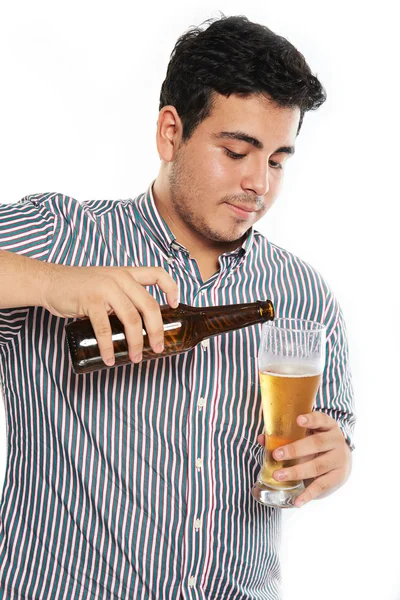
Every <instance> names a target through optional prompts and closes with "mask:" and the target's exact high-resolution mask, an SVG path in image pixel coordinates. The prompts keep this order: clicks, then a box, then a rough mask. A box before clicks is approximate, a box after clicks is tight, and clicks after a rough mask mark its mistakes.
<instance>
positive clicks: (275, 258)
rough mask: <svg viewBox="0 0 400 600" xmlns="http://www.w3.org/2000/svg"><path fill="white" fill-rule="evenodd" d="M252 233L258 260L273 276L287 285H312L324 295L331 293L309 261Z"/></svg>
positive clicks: (306, 286) (262, 236) (305, 286)
mask: <svg viewBox="0 0 400 600" xmlns="http://www.w3.org/2000/svg"><path fill="white" fill-rule="evenodd" d="M254 233H255V235H254V241H255V244H256V247H257V250H258V251H257V255H258V257H259V260H261V261H263V262H264V264H265V265H266V266H268V268H269V269H270V270H271V271H272V272H273V274H274V275H275V277H278V278H279V277H281V278H282V280H283V281H284V282H286V284H288V285H290V284H292V285H293V284H297V283H299V284H300V283H301V287H302V288H308V287H310V286H312V287H314V288H318V290H319V291H320V292H321V293H323V294H324V295H328V294H330V293H332V292H331V289H330V287H329V285H328V283H327V281H326V280H325V279H324V277H323V276H322V274H321V273H320V272H319V271H318V270H317V269H316V268H315V267H313V266H312V265H311V264H310V263H309V262H307V261H305V260H304V259H302V258H300V257H299V256H297V255H296V254H294V253H293V252H290V251H289V250H286V249H285V248H282V247H281V246H278V245H277V244H274V243H273V242H271V241H270V240H268V239H267V238H266V237H265V236H264V235H262V234H261V233H259V232H258V231H255V232H254Z"/></svg>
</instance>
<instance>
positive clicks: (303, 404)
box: [259, 363, 321, 490]
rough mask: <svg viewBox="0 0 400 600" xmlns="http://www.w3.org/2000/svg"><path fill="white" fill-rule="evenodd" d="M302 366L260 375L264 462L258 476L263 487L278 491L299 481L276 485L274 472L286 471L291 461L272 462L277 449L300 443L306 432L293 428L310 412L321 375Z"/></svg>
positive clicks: (276, 369) (293, 485)
mask: <svg viewBox="0 0 400 600" xmlns="http://www.w3.org/2000/svg"><path fill="white" fill-rule="evenodd" d="M315 371H316V369H315V368H314V369H313V368H312V367H310V366H307V365H306V364H304V363H299V364H295V363H294V364H282V365H277V366H275V365H274V367H273V370H271V372H264V373H263V372H260V384H261V398H262V407H263V416H264V428H265V459H264V464H263V467H262V469H261V473H260V476H259V478H260V480H261V482H262V483H263V484H265V485H267V486H269V487H273V488H275V489H280V490H285V489H286V490H288V489H293V488H295V487H297V486H298V485H299V484H300V483H301V482H300V481H282V482H279V481H277V480H276V479H274V478H273V477H272V474H273V472H274V471H276V470H278V469H283V468H286V467H290V466H292V465H293V464H295V462H296V461H295V460H280V461H279V460H275V459H274V458H273V456H272V453H273V451H274V450H276V449H277V448H280V447H281V446H284V445H286V444H290V443H291V442H294V441H296V440H300V439H301V438H303V437H304V436H305V435H306V429H305V428H304V427H300V426H299V425H297V422H296V419H297V417H298V416H299V415H301V414H307V413H310V412H311V411H312V408H313V404H314V400H315V396H316V394H317V391H318V387H319V384H320V381H321V373H318V372H315Z"/></svg>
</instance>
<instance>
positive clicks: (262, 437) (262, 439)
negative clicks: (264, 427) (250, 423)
mask: <svg viewBox="0 0 400 600" xmlns="http://www.w3.org/2000/svg"><path fill="white" fill-rule="evenodd" d="M257 442H258V443H259V444H260V446H263V447H264V448H265V435H264V434H263V433H261V434H260V435H259V436H258V437H257Z"/></svg>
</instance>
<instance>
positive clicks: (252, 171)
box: [242, 157, 269, 196]
mask: <svg viewBox="0 0 400 600" xmlns="http://www.w3.org/2000/svg"><path fill="white" fill-rule="evenodd" d="M242 189H243V190H244V191H246V192H253V193H254V194H255V195H256V196H265V194H267V193H268V190H269V165H268V163H266V161H265V158H264V159H263V158H262V157H260V158H259V160H257V162H254V163H253V164H252V165H249V171H248V173H246V175H245V177H244V178H243V180H242Z"/></svg>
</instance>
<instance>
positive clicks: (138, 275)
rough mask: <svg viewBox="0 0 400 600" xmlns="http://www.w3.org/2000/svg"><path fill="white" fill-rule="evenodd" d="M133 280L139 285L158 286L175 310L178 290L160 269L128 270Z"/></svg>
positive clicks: (135, 268) (142, 268)
mask: <svg viewBox="0 0 400 600" xmlns="http://www.w3.org/2000/svg"><path fill="white" fill-rule="evenodd" d="M129 270H130V272H131V274H132V276H133V278H134V279H135V280H136V281H137V282H138V283H140V284H141V285H158V287H159V288H161V289H162V291H163V292H164V293H165V294H166V295H167V300H168V304H169V305H170V306H171V308H177V306H178V303H179V300H178V298H179V288H178V285H177V283H176V282H175V281H174V280H173V279H172V277H171V275H169V273H167V271H166V270H165V269H163V268H162V267H133V268H129Z"/></svg>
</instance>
